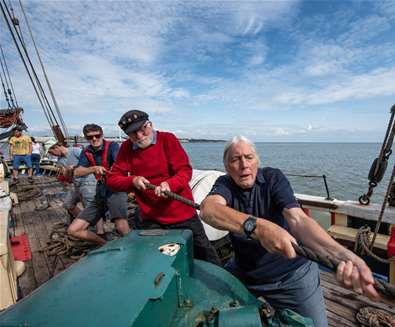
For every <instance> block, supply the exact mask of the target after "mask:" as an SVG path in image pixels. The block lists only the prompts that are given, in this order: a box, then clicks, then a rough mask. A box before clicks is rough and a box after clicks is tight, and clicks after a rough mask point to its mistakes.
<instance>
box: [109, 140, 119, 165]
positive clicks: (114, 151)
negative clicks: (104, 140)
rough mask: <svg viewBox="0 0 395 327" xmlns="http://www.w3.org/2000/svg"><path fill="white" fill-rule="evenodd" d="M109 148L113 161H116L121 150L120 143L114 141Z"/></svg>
mask: <svg viewBox="0 0 395 327" xmlns="http://www.w3.org/2000/svg"><path fill="white" fill-rule="evenodd" d="M108 150H109V151H110V156H111V160H112V162H114V161H115V159H116V158H117V154H118V151H119V144H118V143H115V142H112V143H111V144H110V148H109V149H108Z"/></svg>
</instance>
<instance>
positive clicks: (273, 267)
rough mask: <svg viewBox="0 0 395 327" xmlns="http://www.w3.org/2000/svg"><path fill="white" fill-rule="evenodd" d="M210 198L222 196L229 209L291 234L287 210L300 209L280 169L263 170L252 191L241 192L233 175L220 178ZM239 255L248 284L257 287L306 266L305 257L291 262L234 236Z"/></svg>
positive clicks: (258, 175)
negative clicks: (285, 210) (275, 225)
mask: <svg viewBox="0 0 395 327" xmlns="http://www.w3.org/2000/svg"><path fill="white" fill-rule="evenodd" d="M209 195H220V196H222V197H223V198H224V199H225V200H226V204H227V206H229V207H231V208H233V209H235V210H237V211H240V212H244V213H247V214H250V215H253V216H255V217H257V218H258V219H259V218H265V219H267V220H270V221H272V222H273V223H276V224H277V225H279V226H281V227H283V228H284V229H286V230H287V231H289V226H288V223H287V221H286V219H285V218H284V216H283V215H282V211H283V209H285V208H287V209H290V208H299V204H298V202H297V200H296V199H295V196H294V192H293V190H292V187H291V185H290V183H289V181H288V179H287V178H286V177H285V176H284V174H283V173H282V172H281V170H279V169H274V168H270V167H267V168H259V169H258V173H257V176H256V181H255V184H254V186H253V187H252V188H251V189H247V190H244V189H241V188H240V187H239V186H238V185H237V184H236V183H235V182H234V181H233V180H232V178H231V177H230V176H229V175H224V176H220V177H219V178H218V179H217V180H216V182H215V184H214V186H213V188H212V189H211V191H210V193H209ZM230 239H231V241H232V244H233V248H234V252H235V264H236V266H237V267H238V268H239V269H240V270H241V271H242V272H243V279H244V282H246V283H248V284H250V285H256V284H259V283H262V282H270V281H277V280H279V279H281V277H282V276H284V274H286V273H288V272H290V271H291V270H294V269H296V268H298V267H300V266H301V265H303V264H304V263H305V262H306V260H305V259H304V258H302V257H297V258H295V259H291V260H290V259H287V258H285V257H283V256H281V255H278V254H271V253H268V252H267V251H266V250H265V249H264V248H263V247H262V246H261V244H260V243H259V241H256V240H249V239H247V237H246V236H245V235H244V234H239V233H230Z"/></svg>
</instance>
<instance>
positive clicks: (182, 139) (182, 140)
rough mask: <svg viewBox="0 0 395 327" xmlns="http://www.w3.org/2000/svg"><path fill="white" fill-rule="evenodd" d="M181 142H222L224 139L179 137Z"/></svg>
mask: <svg viewBox="0 0 395 327" xmlns="http://www.w3.org/2000/svg"><path fill="white" fill-rule="evenodd" d="M178 140H179V141H180V142H181V143H224V142H226V141H225V140H210V139H190V138H179V139H178Z"/></svg>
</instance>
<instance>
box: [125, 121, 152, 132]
mask: <svg viewBox="0 0 395 327" xmlns="http://www.w3.org/2000/svg"><path fill="white" fill-rule="evenodd" d="M149 126H151V122H150V121H147V122H146V123H145V124H144V125H143V126H141V127H140V128H139V129H138V130H137V131H134V132H130V133H128V135H129V136H137V133H138V132H141V133H143V134H145V132H146V131H147V128H148V127H149Z"/></svg>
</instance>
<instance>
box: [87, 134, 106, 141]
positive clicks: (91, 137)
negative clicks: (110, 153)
mask: <svg viewBox="0 0 395 327" xmlns="http://www.w3.org/2000/svg"><path fill="white" fill-rule="evenodd" d="M101 137H102V134H92V135H87V136H85V138H86V139H87V140H89V141H91V140H93V139H94V138H95V139H99V138H101Z"/></svg>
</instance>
